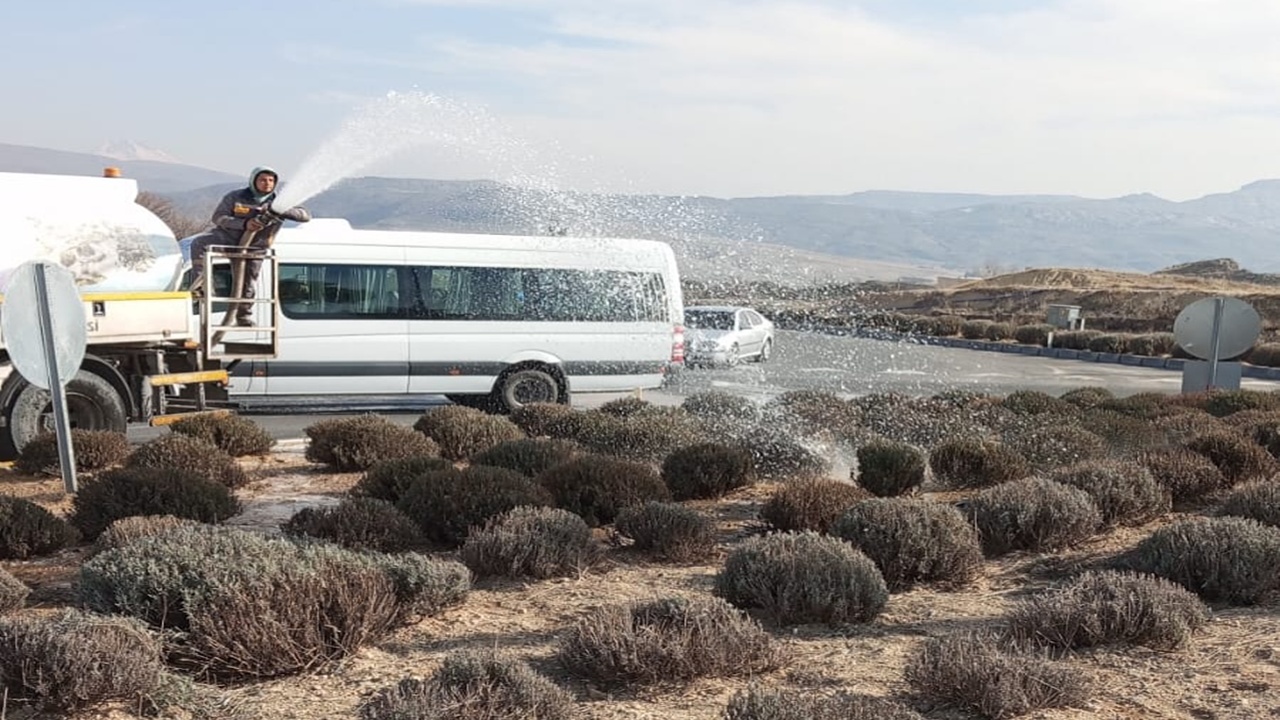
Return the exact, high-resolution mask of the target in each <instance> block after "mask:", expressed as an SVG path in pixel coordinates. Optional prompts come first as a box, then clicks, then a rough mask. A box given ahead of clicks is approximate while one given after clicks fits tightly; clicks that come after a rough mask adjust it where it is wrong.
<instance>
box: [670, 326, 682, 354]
mask: <svg viewBox="0 0 1280 720" xmlns="http://www.w3.org/2000/svg"><path fill="white" fill-rule="evenodd" d="M671 362H673V363H682V362H684V326H683V325H676V328H675V334H674V335H673V336H672V339H671Z"/></svg>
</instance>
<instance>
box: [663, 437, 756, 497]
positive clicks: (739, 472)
mask: <svg viewBox="0 0 1280 720" xmlns="http://www.w3.org/2000/svg"><path fill="white" fill-rule="evenodd" d="M754 479H755V463H754V460H753V459H752V457H751V453H750V452H748V451H746V450H744V449H743V448H740V447H733V446H730V445H721V444H719V443H702V444H699V445H690V446H688V447H683V448H680V449H678V450H676V451H675V452H673V453H671V454H670V455H668V456H667V459H666V460H664V461H663V462H662V480H663V482H665V483H666V484H667V488H668V489H669V490H670V491H671V497H672V498H673V499H675V500H695V499H704V498H718V497H722V496H724V495H726V494H728V493H729V492H731V491H733V490H736V489H738V488H740V487H746V486H747V485H750V484H751V482H752V481H753V480H754Z"/></svg>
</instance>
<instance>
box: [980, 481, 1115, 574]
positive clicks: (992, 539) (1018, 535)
mask: <svg viewBox="0 0 1280 720" xmlns="http://www.w3.org/2000/svg"><path fill="white" fill-rule="evenodd" d="M961 510H962V511H964V512H965V513H967V514H968V515H969V517H970V519H971V520H972V521H973V523H974V524H975V525H976V526H977V528H978V535H979V537H981V539H982V549H983V552H985V553H986V554H987V555H988V556H997V555H1004V554H1006V553H1009V552H1013V551H1015V550H1031V551H1037V552H1038V551H1045V550H1058V549H1061V548H1064V547H1068V546H1070V545H1073V544H1075V543H1078V542H1081V541H1082V540H1085V539H1087V538H1089V537H1090V536H1092V535H1093V534H1094V532H1095V531H1097V529H1098V527H1099V526H1100V525H1101V524H1102V516H1101V515H1100V514H1099V513H1098V508H1097V507H1096V506H1095V505H1094V504H1093V500H1091V499H1090V498H1089V495H1088V493H1086V492H1085V491H1083V490H1080V489H1079V488H1074V487H1071V486H1069V485H1063V484H1062V483H1056V482H1053V481H1052V480H1045V479H1043V478H1026V479H1023V480H1015V481H1013V482H1008V483H1005V484H1003V485H997V486H996V487H992V488H987V489H986V490H982V491H981V492H978V493H977V494H975V495H974V496H973V497H971V498H969V499H968V500H966V501H965V502H964V503H963V504H962V507H961Z"/></svg>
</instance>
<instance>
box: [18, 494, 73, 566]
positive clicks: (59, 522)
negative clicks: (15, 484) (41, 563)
mask: <svg viewBox="0 0 1280 720" xmlns="http://www.w3.org/2000/svg"><path fill="white" fill-rule="evenodd" d="M79 539H80V536H79V533H77V532H76V529H75V528H74V527H72V526H71V525H70V524H68V523H67V521H66V520H63V519H62V518H60V517H58V516H57V515H54V514H53V513H51V512H49V511H48V510H46V509H44V508H43V507H41V506H39V505H37V504H35V503H33V502H31V501H30V500H26V499H23V498H17V497H13V496H11V495H0V560H26V559H27V558H32V557H40V556H42V555H51V554H53V553H56V552H58V551H59V550H61V549H63V548H65V547H67V546H68V545H74V544H75V543H76V541H77V540H79Z"/></svg>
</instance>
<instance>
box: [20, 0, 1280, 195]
mask: <svg viewBox="0 0 1280 720" xmlns="http://www.w3.org/2000/svg"><path fill="white" fill-rule="evenodd" d="M0 27H2V28H3V36H2V37H3V41H0V62H2V63H3V67H4V68H5V72H4V73H3V75H0V96H2V97H3V98H4V102H3V108H4V109H3V112H0V142H8V143H15V144H24V145H37V146H42V147H52V148H58V149H66V150H81V151H92V150H94V149H95V148H97V147H98V146H99V145H100V144H101V143H102V142H103V141H105V140H109V139H131V140H136V141H138V142H141V143H143V144H146V145H149V146H153V147H156V148H159V149H162V150H164V151H166V152H168V153H170V154H172V155H174V156H176V157H178V158H180V159H182V160H183V161H186V162H190V163H192V164H197V165H203V166H207V167H214V168H218V169H221V170H227V171H230V172H234V173H237V174H240V173H244V172H246V171H247V169H248V168H249V167H251V166H253V165H257V164H260V163H267V164H272V165H275V166H277V167H279V168H280V169H281V170H283V171H284V172H285V173H286V175H287V174H288V173H289V172H291V171H292V170H293V169H296V168H299V167H300V166H301V165H302V163H303V161H305V160H306V159H307V158H308V157H309V156H314V155H315V154H316V153H317V152H319V148H321V146H322V144H323V143H324V142H325V141H326V139H327V138H330V137H331V136H332V135H333V134H334V133H336V132H338V130H339V128H340V127H341V126H342V123H343V122H344V119H345V118H347V117H349V116H350V115H351V113H352V112H355V111H356V108H357V107H358V106H359V105H360V104H361V102H363V101H368V100H370V99H372V98H377V97H380V96H385V95H386V94H387V93H388V92H391V91H396V92H401V93H404V92H410V91H419V92H424V93H433V94H437V95H439V96H442V97H444V98H446V99H448V100H449V101H450V102H454V103H460V104H463V105H465V106H466V107H469V108H474V109H475V111H476V112H481V111H483V112H484V113H487V114H488V116H490V117H491V120H487V121H486V122H485V123H483V124H481V125H480V126H479V127H480V128H481V132H480V136H479V137H473V138H472V140H473V141H474V142H473V144H471V145H464V146H462V147H452V148H447V147H443V146H442V145H439V144H435V145H432V144H427V145H425V146H422V147H419V148H417V149H414V150H411V151H406V152H403V153H400V154H399V155H398V158H397V159H396V160H395V161H394V162H383V163H380V164H378V165H376V166H374V167H372V168H370V169H368V170H367V172H378V173H380V174H400V175H416V176H422V177H440V178H451V177H491V178H494V179H499V180H503V179H511V177H514V176H520V175H523V176H525V177H530V176H538V175H539V174H542V175H545V176H546V177H544V178H542V179H543V180H545V181H546V182H549V183H552V184H557V185H562V186H568V187H578V188H582V189H590V190H622V191H632V192H662V193H687V194H705V195H717V196H742V195H767V194H796V193H847V192H854V191H858V190H866V189H897V190H930V191H965V192H1024V193H1073V194H1081V195H1087V196H1094V197H1111V196H1116V195H1124V194H1129V193H1138V192H1152V193H1155V194H1157V195H1160V196H1162V197H1166V198H1170V199H1185V198H1188V197H1194V196H1199V195H1203V194H1207V193H1213V192H1225V191H1230V190H1234V189H1236V188H1237V187H1239V186H1240V185H1242V184H1245V183H1248V182H1251V181H1253V180H1257V179H1260V178H1269V177H1277V176H1280V40H1278V39H1280V2H1276V1H1275V0H799V1H797V2H777V1H768V2H765V1H759V2H757V1H755V0H305V1H304V0H273V1H265V2H240V1H239V0H220V1H218V2H198V3H197V2H178V1H175V0H164V1H161V0H113V1H111V2H106V1H104V0H78V1H75V0H39V1H38V2H23V3H17V2H8V3H5V5H4V8H3V10H0ZM465 117H467V113H465V112H464V113H461V114H460V115H459V114H454V115H448V116H447V117H446V116H440V117H435V118H433V117H432V116H431V115H430V114H427V115H423V116H417V120H416V121H418V122H423V123H436V124H439V125H441V126H448V125H450V124H458V125H465V124H466V123H467V121H466V120H465V119H459V118H465ZM498 126H501V127H505V128H506V130H504V131H502V132H503V136H502V137H496V136H495V137H494V138H493V141H492V144H493V145H494V146H495V147H504V148H507V150H504V151H502V152H498V153H497V156H501V155H503V153H507V155H510V154H511V153H512V152H513V151H511V150H510V149H511V148H513V147H514V148H517V149H518V150H519V152H516V153H515V155H518V156H519V158H517V159H516V160H512V159H510V157H508V158H507V160H505V161H500V160H499V161H496V160H495V159H494V158H495V153H494V152H491V151H485V148H484V147H483V146H484V145H485V144H486V142H485V138H486V134H487V133H497V132H498V131H497V130H494V129H493V128H494V127H498ZM384 129H385V128H384ZM467 131H471V132H473V134H474V133H475V132H477V131H476V130H475V128H470V129H468V128H463V127H438V128H434V129H433V130H432V132H436V133H437V134H438V133H439V132H444V134H445V135H450V136H457V135H458V134H459V133H465V132H467ZM380 134H381V130H379V131H376V132H375V133H374V135H375V136H378V135H380ZM427 134H428V135H430V134H431V133H427ZM366 142H377V141H376V140H366ZM491 149H492V148H490V150H491ZM532 157H536V158H540V160H537V161H533V162H534V164H535V165H536V164H537V163H538V162H541V163H545V165H542V166H541V167H542V168H543V169H541V170H540V169H537V168H536V167H526V166H523V165H527V164H528V162H529V160H528V158H532ZM504 176H511V177H504Z"/></svg>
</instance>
